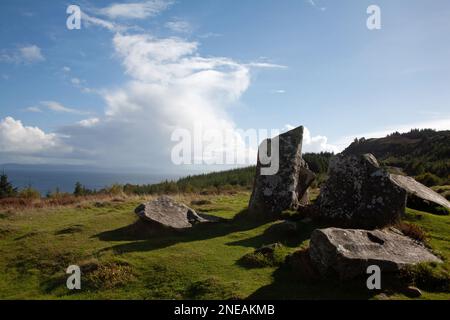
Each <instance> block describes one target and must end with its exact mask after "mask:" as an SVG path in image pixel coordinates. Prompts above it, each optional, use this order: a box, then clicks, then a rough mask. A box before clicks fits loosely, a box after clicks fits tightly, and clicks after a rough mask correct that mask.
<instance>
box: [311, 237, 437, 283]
mask: <svg viewBox="0 0 450 320" xmlns="http://www.w3.org/2000/svg"><path fill="white" fill-rule="evenodd" d="M309 253H310V257H311V260H312V262H313V264H314V266H315V267H316V268H317V269H318V271H319V272H320V273H321V274H322V275H323V276H326V275H329V274H337V275H338V276H339V277H340V278H341V279H351V278H354V277H357V276H359V275H363V274H366V271H367V267H368V266H370V265H377V266H379V267H380V269H381V272H396V271H399V270H401V269H402V268H404V267H406V266H409V265H414V264H417V263H422V262H437V263H440V262H442V261H441V260H440V259H439V258H437V257H436V256H435V255H433V254H432V253H431V252H430V251H429V250H428V249H427V248H426V247H425V246H424V245H423V244H421V243H419V242H417V241H414V240H413V239H411V238H409V237H406V236H404V235H403V234H402V233H401V232H400V231H398V230H397V229H395V228H388V229H383V230H374V231H368V230H358V229H338V228H328V229H317V230H314V232H313V233H312V235H311V241H310V249H309Z"/></svg>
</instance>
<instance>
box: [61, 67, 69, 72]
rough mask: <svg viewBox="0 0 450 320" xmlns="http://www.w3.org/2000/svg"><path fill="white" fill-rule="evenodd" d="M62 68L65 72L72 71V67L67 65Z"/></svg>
mask: <svg viewBox="0 0 450 320" xmlns="http://www.w3.org/2000/svg"><path fill="white" fill-rule="evenodd" d="M62 70H63V71H64V72H70V71H71V69H70V68H69V67H67V66H64V67H63V68H62Z"/></svg>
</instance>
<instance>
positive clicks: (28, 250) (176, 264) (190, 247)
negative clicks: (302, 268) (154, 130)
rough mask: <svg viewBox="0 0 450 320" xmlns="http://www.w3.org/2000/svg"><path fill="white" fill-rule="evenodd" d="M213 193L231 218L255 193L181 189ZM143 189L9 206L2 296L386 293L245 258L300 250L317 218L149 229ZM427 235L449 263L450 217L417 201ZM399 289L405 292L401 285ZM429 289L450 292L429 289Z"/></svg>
mask: <svg viewBox="0 0 450 320" xmlns="http://www.w3.org/2000/svg"><path fill="white" fill-rule="evenodd" d="M179 198H180V200H183V201H184V202H185V203H187V204H190V203H191V201H192V200H201V199H205V200H208V201H210V203H205V204H201V205H196V206H195V205H194V208H195V209H197V210H198V211H200V212H205V213H209V214H213V215H217V216H220V217H222V218H227V219H231V218H233V217H234V216H235V215H236V214H238V213H240V212H242V211H243V210H245V208H246V206H247V203H248V199H249V194H248V193H238V194H235V195H218V196H211V195H210V196H198V197H192V196H191V197H188V196H186V197H182V196H179ZM140 201H142V200H139V199H132V200H125V201H123V202H114V201H112V202H105V203H94V202H93V203H87V204H83V205H80V206H78V208H77V207H74V208H70V207H67V208H54V209H39V210H37V209H36V210H30V211H24V212H21V213H16V214H0V299H183V298H184V299H229V298H234V299H235V298H258V299H272V298H274V299H333V298H337V299H345V298H360V299H367V298H377V296H374V295H373V294H371V293H368V292H367V290H366V289H364V285H365V280H364V279H363V280H361V281H353V282H351V283H338V282H336V281H321V282H319V283H306V282H303V281H302V280H300V279H296V277H295V271H292V270H289V268H287V267H286V266H281V267H278V266H274V267H270V266H268V267H263V268H247V267H245V266H242V265H241V264H239V260H240V259H241V258H242V257H243V256H245V255H246V254H249V253H252V252H253V251H254V250H255V249H257V248H259V247H261V246H263V245H266V244H271V243H274V242H280V243H282V244H283V245H284V247H285V248H286V250H288V251H289V252H293V251H295V250H298V249H299V248H303V247H306V246H307V244H308V241H309V236H310V234H311V232H312V231H313V230H314V229H315V228H317V227H318V226H317V225H314V224H313V223H303V222H299V230H298V232H297V234H296V235H295V236H292V235H289V236H286V237H285V238H283V237H281V238H280V235H279V234H273V233H271V232H267V230H268V228H269V227H270V226H271V225H272V224H273V223H256V222H250V221H245V220H242V219H241V220H239V222H237V221H235V222H232V221H229V222H225V223H220V224H216V225H202V226H198V228H195V229H193V230H189V231H187V232H184V233H166V234H163V235H155V234H153V235H152V234H149V233H146V232H142V226H139V225H137V224H136V217H135V215H134V214H133V210H134V208H135V207H136V206H137V205H138V204H139V203H140ZM406 219H407V220H408V221H410V222H412V223H415V224H418V225H420V226H421V227H422V228H423V229H425V230H426V232H427V234H428V242H429V244H430V245H431V247H432V248H433V249H435V250H436V251H437V252H438V253H439V254H440V255H441V256H442V257H443V258H444V260H445V264H444V267H448V266H449V259H450V234H449V233H450V232H449V230H450V225H449V224H450V217H449V216H435V215H431V214H427V213H423V212H418V211H413V210H408V213H407V217H406ZM71 264H76V265H80V266H81V267H82V270H83V276H82V290H80V291H69V290H67V289H66V286H65V283H66V277H67V275H66V274H65V270H66V268H67V267H68V266H69V265H71ZM392 297H394V298H398V299H403V298H405V297H404V296H402V295H399V294H395V295H393V296H392ZM422 298H424V299H449V298H450V294H447V293H432V292H427V291H424V295H423V296H422Z"/></svg>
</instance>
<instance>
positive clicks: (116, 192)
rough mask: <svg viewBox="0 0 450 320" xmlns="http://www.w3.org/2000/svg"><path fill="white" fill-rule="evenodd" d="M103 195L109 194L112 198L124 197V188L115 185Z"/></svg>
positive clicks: (106, 189) (104, 191)
mask: <svg viewBox="0 0 450 320" xmlns="http://www.w3.org/2000/svg"><path fill="white" fill-rule="evenodd" d="M103 193H106V194H109V195H110V196H122V195H124V188H123V186H122V185H120V184H117V183H115V184H113V185H111V186H110V187H108V188H105V189H104V190H103Z"/></svg>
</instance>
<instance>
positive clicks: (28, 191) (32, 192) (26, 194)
mask: <svg viewBox="0 0 450 320" xmlns="http://www.w3.org/2000/svg"><path fill="white" fill-rule="evenodd" d="M19 198H23V199H40V198H41V193H40V192H39V191H37V190H36V189H33V188H32V187H27V188H25V189H23V190H21V191H20V192H19Z"/></svg>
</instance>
